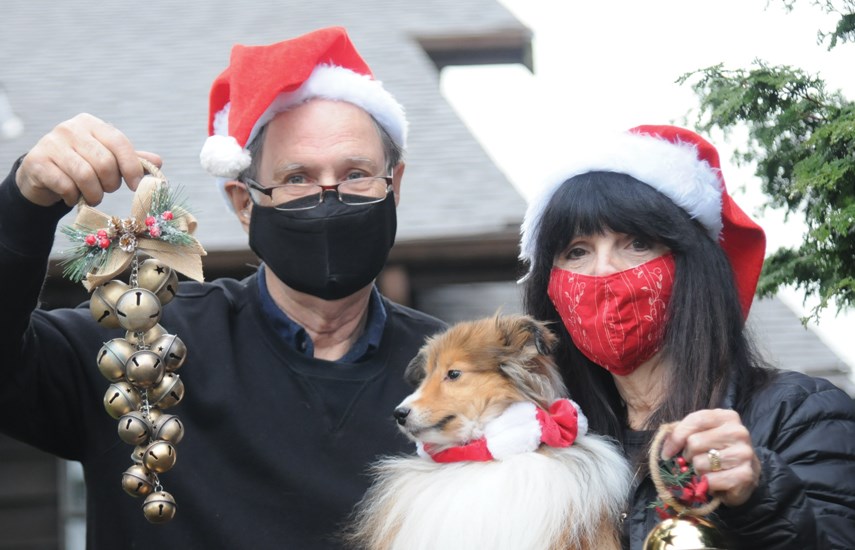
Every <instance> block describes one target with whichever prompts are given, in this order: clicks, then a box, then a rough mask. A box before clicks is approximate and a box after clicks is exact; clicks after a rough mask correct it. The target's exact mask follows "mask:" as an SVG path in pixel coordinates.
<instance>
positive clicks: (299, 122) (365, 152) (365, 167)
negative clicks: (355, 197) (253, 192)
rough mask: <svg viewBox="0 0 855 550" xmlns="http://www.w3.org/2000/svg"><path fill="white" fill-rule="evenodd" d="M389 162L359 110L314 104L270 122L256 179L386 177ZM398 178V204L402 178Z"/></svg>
mask: <svg viewBox="0 0 855 550" xmlns="http://www.w3.org/2000/svg"><path fill="white" fill-rule="evenodd" d="M385 164H386V159H385V155H384V152H383V144H382V140H381V139H380V135H379V133H378V130H377V127H376V125H375V124H374V121H372V120H371V117H370V116H369V115H368V114H367V113H366V112H365V111H363V110H362V109H360V108H359V107H356V106H355V105H352V104H350V103H346V102H343V101H329V100H323V99H315V100H311V101H309V102H308V103H305V104H303V105H300V106H299V107H296V108H294V109H292V110H290V111H287V112H284V113H279V114H278V115H276V117H274V119H273V120H271V121H270V123H269V124H268V128H267V135H266V138H265V141H264V145H263V149H262V155H261V164H260V166H259V171H258V181H259V183H261V184H262V185H265V186H270V185H276V184H283V183H304V182H308V181H311V182H317V183H320V184H321V185H334V184H336V183H337V182H340V181H343V180H345V179H352V178H355V177H365V176H384V175H388V174H386V166H385ZM396 176H397V177H395V180H394V184H393V187H394V190H395V200H396V202H397V197H398V186H399V180H400V174H396Z"/></svg>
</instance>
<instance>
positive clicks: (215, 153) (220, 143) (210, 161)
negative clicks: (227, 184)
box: [199, 136, 252, 179]
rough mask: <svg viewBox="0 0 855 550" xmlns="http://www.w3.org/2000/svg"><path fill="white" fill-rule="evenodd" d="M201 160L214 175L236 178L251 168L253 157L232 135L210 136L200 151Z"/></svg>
mask: <svg viewBox="0 0 855 550" xmlns="http://www.w3.org/2000/svg"><path fill="white" fill-rule="evenodd" d="M199 161H200V162H201V163H202V167H203V168H204V169H205V170H206V171H207V172H208V173H209V174H211V175H212V176H216V177H218V178H226V179H235V178H236V177H238V175H239V174H240V173H241V172H243V171H244V170H246V169H247V168H249V164H250V162H252V157H251V156H250V154H249V151H248V150H246V149H244V148H243V147H241V146H240V145H239V144H238V142H237V140H236V139H235V138H233V137H232V136H209V137H208V139H206V140H205V145H204V146H202V152H201V153H199Z"/></svg>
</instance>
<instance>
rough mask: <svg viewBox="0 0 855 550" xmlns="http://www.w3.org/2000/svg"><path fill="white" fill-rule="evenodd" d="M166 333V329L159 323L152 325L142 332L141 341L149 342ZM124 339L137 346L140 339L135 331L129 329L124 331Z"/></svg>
mask: <svg viewBox="0 0 855 550" xmlns="http://www.w3.org/2000/svg"><path fill="white" fill-rule="evenodd" d="M164 334H166V329H165V328H163V327H162V326H161V325H154V326H153V327H151V328H150V329H148V331H147V332H145V333H143V337H142V343H145V344H150V343H152V342H154V341H155V340H157V339H158V338H160V337H161V336H163V335H164ZM125 340H127V341H128V342H130V343H131V345H133V346H138V345H139V344H140V343H141V342H140V339H139V338H137V333H136V332H134V331H132V330H129V331H128V332H126V333H125Z"/></svg>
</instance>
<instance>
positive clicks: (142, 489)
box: [122, 464, 154, 497]
mask: <svg viewBox="0 0 855 550" xmlns="http://www.w3.org/2000/svg"><path fill="white" fill-rule="evenodd" d="M122 489H124V490H125V492H126V493H128V494H129V495H131V496H132V497H144V496H146V495H149V494H151V492H152V491H154V480H153V479H152V477H151V474H150V473H148V470H146V469H145V468H143V467H142V466H140V465H139V464H134V465H133V466H131V467H130V468H128V469H127V470H125V473H124V474H122Z"/></svg>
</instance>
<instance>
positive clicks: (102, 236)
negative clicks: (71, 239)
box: [83, 229, 110, 248]
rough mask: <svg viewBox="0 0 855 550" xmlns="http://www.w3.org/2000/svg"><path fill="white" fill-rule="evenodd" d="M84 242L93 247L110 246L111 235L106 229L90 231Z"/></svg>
mask: <svg viewBox="0 0 855 550" xmlns="http://www.w3.org/2000/svg"><path fill="white" fill-rule="evenodd" d="M83 242H85V243H86V244H87V245H89V246H91V247H93V248H94V247H96V246H97V247H98V248H109V247H110V237H109V235H108V234H107V230H106V229H99V230H98V231H97V232H96V233H89V234H88V235H86V236H85V237H84V238H83Z"/></svg>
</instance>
